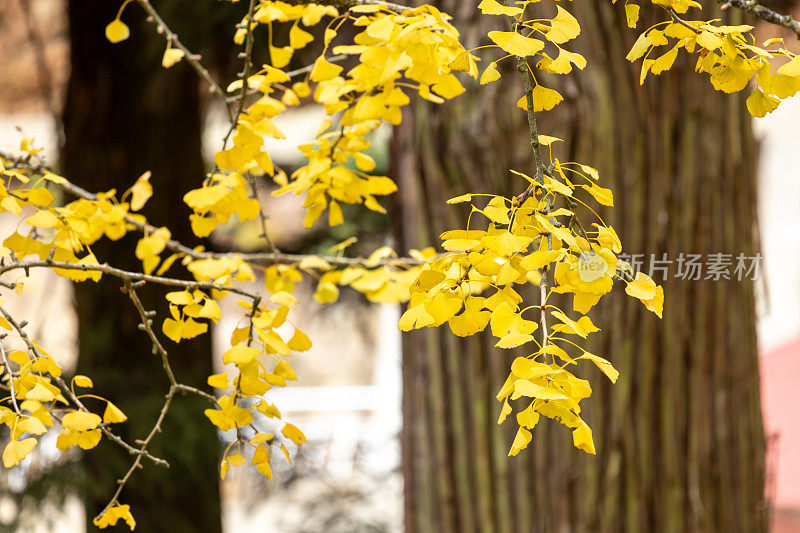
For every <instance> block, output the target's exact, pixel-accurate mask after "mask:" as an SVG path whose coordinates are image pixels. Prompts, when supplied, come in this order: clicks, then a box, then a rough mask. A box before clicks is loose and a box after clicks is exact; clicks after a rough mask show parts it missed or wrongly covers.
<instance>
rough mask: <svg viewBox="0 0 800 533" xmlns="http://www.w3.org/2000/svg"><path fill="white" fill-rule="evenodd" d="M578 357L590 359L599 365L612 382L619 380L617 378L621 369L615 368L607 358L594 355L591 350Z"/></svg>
mask: <svg viewBox="0 0 800 533" xmlns="http://www.w3.org/2000/svg"><path fill="white" fill-rule="evenodd" d="M576 359H588V360H589V361H591V362H593V363H594V364H595V365H597V368H599V369H600V370H601V371H602V372H603V374H605V375H606V376H608V379H610V380H611V383H616V382H617V378H618V377H619V371H617V369H616V368H614V366H613V365H612V364H611V363H609V362H608V361H607V360H605V359H603V358H602V357H600V356H599V355H594V354H591V353H589V352H583V355H581V356H580V357H576Z"/></svg>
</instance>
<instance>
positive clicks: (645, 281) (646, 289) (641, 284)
mask: <svg viewBox="0 0 800 533" xmlns="http://www.w3.org/2000/svg"><path fill="white" fill-rule="evenodd" d="M625 292H626V293H628V294H629V295H630V296H633V297H634V298H638V299H640V300H652V299H653V298H654V297H655V295H656V282H655V281H653V280H652V279H651V278H650V276H648V275H647V274H645V273H644V272H637V273H636V278H635V279H634V280H633V281H630V282H628V285H627V286H626V287H625Z"/></svg>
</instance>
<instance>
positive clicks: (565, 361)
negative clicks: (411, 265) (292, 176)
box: [399, 136, 663, 455]
mask: <svg viewBox="0 0 800 533" xmlns="http://www.w3.org/2000/svg"><path fill="white" fill-rule="evenodd" d="M555 140H556V139H554V138H550V137H544V136H543V137H542V138H540V142H542V143H543V144H550V143H552V142H554V141H555ZM552 168H553V169H554V170H553V172H552V174H551V175H546V176H545V177H544V180H543V182H542V183H541V184H540V187H537V189H536V191H537V192H536V193H535V194H533V195H531V196H530V197H528V198H527V199H526V200H525V201H524V202H523V203H522V204H521V205H517V202H516V201H515V200H510V199H507V198H503V197H500V196H491V195H489V196H491V199H490V200H489V202H488V203H486V204H485V205H483V206H482V207H479V206H477V205H475V203H472V209H471V213H470V217H471V216H472V215H474V214H480V215H483V217H485V218H486V219H487V227H486V229H471V228H470V227H469V226H470V223H469V222H468V224H467V229H464V230H454V231H448V232H445V233H444V234H442V235H441V239H442V241H443V242H442V247H443V248H444V249H445V250H447V252H448V253H446V254H444V255H443V256H441V257H438V258H436V259H434V260H432V261H431V262H429V263H428V264H426V265H424V266H423V267H422V269H421V271H420V274H419V276H418V277H417V279H416V281H415V282H414V284H413V285H412V286H411V301H410V303H409V307H408V309H407V310H406V312H405V313H404V314H403V316H402V317H401V319H400V323H399V327H400V329H401V330H403V331H409V330H412V329H418V328H422V327H433V326H440V325H442V324H444V323H447V324H448V325H449V327H450V329H451V330H452V332H453V333H454V334H456V335H459V336H464V337H465V336H471V335H475V334H476V333H478V332H480V331H483V330H484V329H486V328H487V327H488V328H489V331H490V332H491V334H492V335H493V336H494V337H496V338H497V342H496V343H495V346H496V347H498V348H516V347H518V346H523V345H526V344H528V343H534V344H535V345H536V346H537V349H535V350H534V351H533V353H531V354H530V355H529V356H528V357H525V358H518V359H517V361H515V363H514V365H513V367H512V369H511V374H510V375H509V378H508V380H507V381H506V383H505V385H503V388H502V389H501V391H500V393H499V394H498V396H497V398H498V400H501V401H502V402H503V406H502V414H501V416H500V420H499V421H498V423H501V422H503V420H505V418H506V416H507V415H508V414H509V413H511V412H512V407H511V405H510V404H509V402H508V400H509V399H510V400H517V399H519V398H522V397H525V398H530V401H529V403H528V404H527V405H526V406H524V408H520V410H518V412H517V422H518V424H519V430H518V433H517V437H516V438H515V440H514V443H513V444H512V447H511V450H510V452H509V455H516V454H517V453H518V452H519V451H520V450H521V449H523V448H525V447H526V446H527V445H528V443H529V442H530V440H531V433H530V430H531V429H532V428H533V427H534V426H535V425H536V423H537V421H538V419H539V415H544V416H546V417H549V418H554V419H557V420H559V421H561V422H562V423H563V424H565V425H567V426H568V427H570V428H573V439H574V444H575V446H576V447H578V448H580V449H582V450H584V451H586V452H588V453H594V444H593V441H592V434H591V430H590V429H589V427H588V425H587V424H586V423H585V422H584V421H583V420H582V419H581V418H580V416H579V414H580V406H579V402H580V401H581V400H582V399H584V398H587V397H588V396H589V395H590V394H591V387H590V386H589V383H588V382H587V381H585V380H582V379H578V378H577V377H575V376H574V375H573V374H572V373H570V372H569V371H568V370H567V368H568V366H569V365H573V364H576V362H577V361H578V360H589V361H591V362H592V363H594V364H595V365H597V366H598V367H599V368H600V369H601V370H602V371H603V372H604V373H606V375H608V377H609V378H610V379H611V380H612V381H616V379H617V376H618V373H617V371H616V370H614V368H613V367H612V366H611V364H610V363H609V362H608V361H606V360H605V359H603V358H601V357H598V356H596V355H593V354H590V353H587V352H585V351H583V350H581V353H579V354H573V355H570V353H569V352H570V351H574V350H575V348H577V345H576V344H575V343H574V342H573V341H571V340H569V338H568V337H569V336H570V335H575V336H577V337H580V338H584V339H585V338H586V337H587V335H589V334H590V333H593V332H596V331H599V329H598V328H597V327H596V326H595V325H594V324H593V323H592V321H591V319H590V318H589V317H588V316H585V314H586V313H587V312H588V311H589V309H590V308H591V307H592V306H594V305H595V304H596V303H597V302H598V300H599V299H600V297H602V296H603V295H604V294H606V293H608V292H609V291H611V288H612V285H613V281H614V279H622V280H623V281H624V282H625V283H626V292H628V294H630V295H631V296H634V297H636V298H638V299H639V300H641V301H642V302H643V303H644V305H645V306H646V307H647V308H648V309H650V310H651V311H653V312H655V313H656V314H658V315H659V316H661V309H662V306H663V290H662V289H661V287H656V285H655V283H654V282H653V281H652V280H651V279H650V278H649V277H648V276H646V275H645V274H642V273H638V274H637V275H636V278H631V276H630V275H628V274H620V273H619V271H618V268H617V266H618V265H617V263H618V261H617V257H616V255H617V254H619V253H621V251H622V246H621V243H620V240H619V238H618V237H617V234H616V232H615V231H614V229H613V228H611V227H608V226H606V225H604V224H603V223H602V222H601V223H595V224H594V228H596V229H594V230H591V231H584V230H583V229H582V228H583V226H582V225H580V224H574V219H575V213H574V212H573V211H571V210H570V209H567V208H565V207H558V208H555V205H556V204H557V203H558V202H559V201H560V200H564V199H572V198H575V197H574V195H575V193H576V192H577V191H578V190H581V189H582V190H584V191H585V192H588V193H589V194H590V195H591V196H592V197H593V198H594V199H595V200H596V201H598V202H599V203H601V204H603V205H609V206H610V205H613V200H612V195H611V191H610V190H608V189H605V188H603V187H600V186H599V185H597V183H596V180H597V179H598V174H597V171H596V170H595V169H593V168H591V167H588V166H586V165H581V164H577V163H565V164H562V163H561V162H560V161H558V159H555V160H553V161H552ZM516 174H518V175H520V176H522V177H523V178H525V179H526V180H527V181H528V182H529V183H533V180H532V179H531V178H530V177H528V176H526V175H524V174H522V173H516ZM473 198H475V197H474V195H470V194H466V195H463V196H460V197H457V198H453V199H451V200H450V201H449V202H448V203H462V202H472V201H473ZM549 268H554V270H555V274H554V281H555V286H554V287H552V288H550V293H571V294H573V295H574V297H573V310H574V311H575V312H578V313H580V315H581V316H580V317H579V318H577V319H572V318H570V317H568V316H567V314H566V313H565V312H564V311H563V310H561V309H558V308H557V307H556V306H554V305H551V304H548V303H547V299H546V300H545V301H544V302H542V303H541V305H530V306H524V302H523V297H522V295H521V294H520V292H519V290H518V287H519V286H524V285H527V284H533V285H538V284H539V283H540V280H541V279H542V273H543V271H545V270H547V269H549ZM548 297H549V294H548ZM541 306H545V311H547V312H548V314H549V315H550V316H551V317H552V318H553V319H555V321H554V322H553V321H552V320H551V323H552V324H551V325H550V327H549V331H548V333H547V335H546V336H543V338H546V339H547V342H546V343H544V344H541V343H539V341H537V340H536V338H535V337H534V332H536V330H537V329H538V328H539V327H540V326H539V324H538V323H537V318H536V317H538V316H539V314H540V312H541ZM556 360H559V361H560V362H561V364H557V363H556Z"/></svg>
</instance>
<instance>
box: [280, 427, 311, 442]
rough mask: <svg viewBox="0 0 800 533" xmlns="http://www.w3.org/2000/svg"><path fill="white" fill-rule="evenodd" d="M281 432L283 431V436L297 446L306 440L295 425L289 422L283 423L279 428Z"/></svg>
mask: <svg viewBox="0 0 800 533" xmlns="http://www.w3.org/2000/svg"><path fill="white" fill-rule="evenodd" d="M281 433H283V436H284V437H286V438H287V439H289V440H291V441H292V442H294V443H295V444H297V445H298V446H299V445H300V444H302V443H304V442H305V441H306V436H305V435H303V432H302V431H300V430H299V429H298V428H297V426H294V425H292V424H289V423H286V424H284V425H283V427H282V428H281Z"/></svg>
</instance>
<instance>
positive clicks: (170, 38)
mask: <svg viewBox="0 0 800 533" xmlns="http://www.w3.org/2000/svg"><path fill="white" fill-rule="evenodd" d="M136 3H137V4H139V6H140V7H141V8H142V9H143V10H144V12H145V13H147V14H148V16H149V17H150V18H151V19H152V21H153V23H154V24H155V25H156V29H157V30H158V31H159V33H161V32H163V33H164V37H165V38H166V39H167V42H169V43H172V46H174V47H175V48H177V49H178V50H180V51H182V52H183V58H184V59H185V60H186V61H187V62H188V63H189V65H191V67H192V68H193V69H194V70H195V72H197V74H198V75H199V76H200V77H201V78H203V80H205V82H206V83H207V84H208V87H209V91H211V93H213V94H216V95H217V96H219V97H220V98H222V100H223V102H224V101H226V97H225V91H224V90H223V89H222V87H220V85H219V83H217V81H216V80H215V79H214V77H213V76H211V73H210V72H209V71H208V69H207V68H206V67H204V66H203V64H202V63H201V62H200V55H199V54H195V53H193V52H192V51H191V50H189V49H188V48H186V46H185V45H184V44H183V43H182V42H181V40H180V38H179V37H178V34H177V33H175V32H174V31H172V30H171V29H170V27H169V26H167V23H166V22H164V19H163V18H161V15H159V14H158V11H156V10H155V8H154V7H153V5H152V4H151V3H150V1H149V0H136ZM226 109H227V106H226ZM228 113H229V114H230V110H228Z"/></svg>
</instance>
